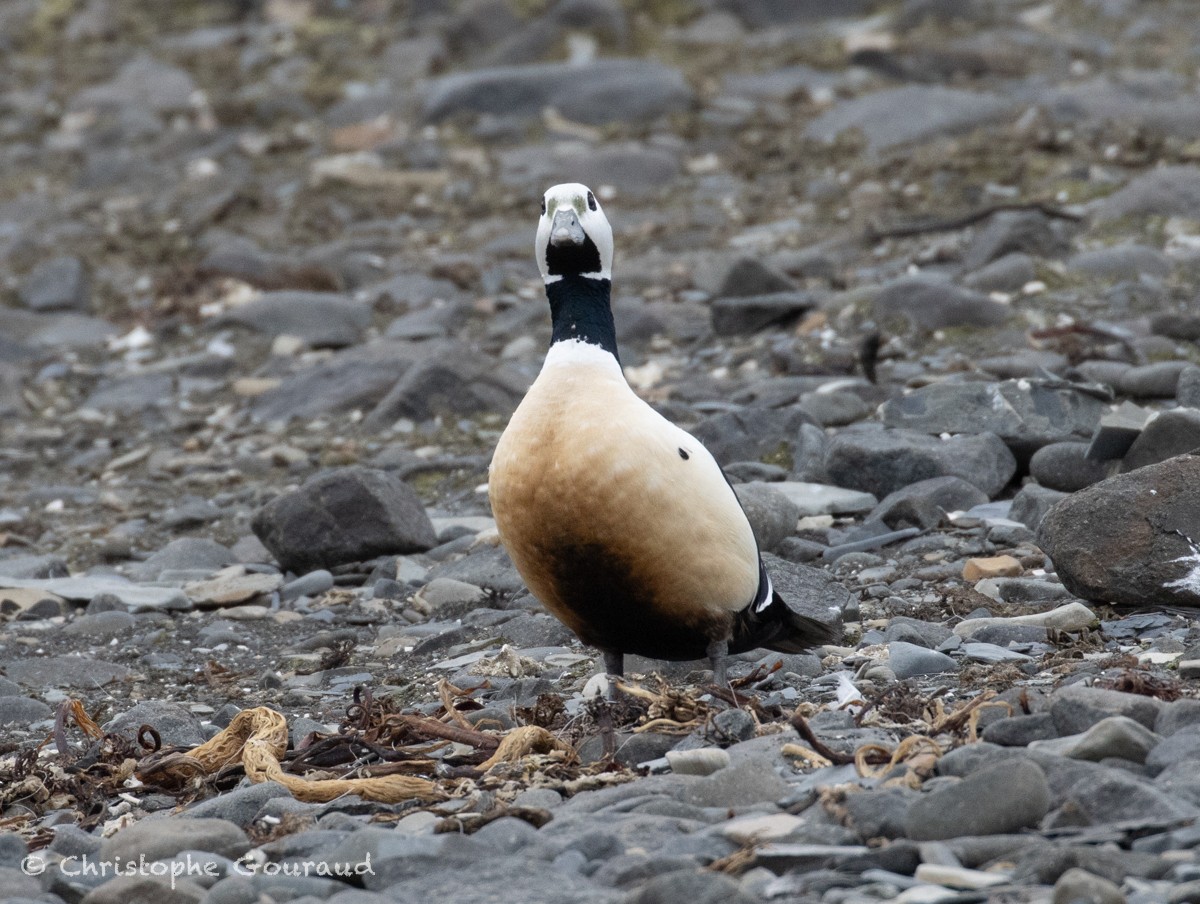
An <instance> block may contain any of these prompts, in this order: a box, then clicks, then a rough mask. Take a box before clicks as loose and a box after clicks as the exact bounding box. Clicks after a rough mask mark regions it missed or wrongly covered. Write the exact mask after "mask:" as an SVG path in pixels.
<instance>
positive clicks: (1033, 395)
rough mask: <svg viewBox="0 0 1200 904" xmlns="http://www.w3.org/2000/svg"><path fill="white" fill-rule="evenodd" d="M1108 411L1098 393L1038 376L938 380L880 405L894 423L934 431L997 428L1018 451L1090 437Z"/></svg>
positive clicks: (888, 421)
mask: <svg viewBox="0 0 1200 904" xmlns="http://www.w3.org/2000/svg"><path fill="white" fill-rule="evenodd" d="M1104 411H1105V405H1104V402H1103V401H1101V400H1100V399H1099V398H1097V397H1095V396H1093V395H1089V394H1087V393H1085V392H1081V391H1079V390H1077V389H1073V388H1071V387H1069V386H1063V385H1061V384H1047V383H1039V382H1034V381H1032V380H1005V381H1003V382H1000V383H933V384H931V385H929V386H925V387H922V388H921V389H917V390H914V391H913V392H911V393H908V394H907V395H903V396H900V397H899V398H894V399H890V400H889V401H887V402H884V403H883V405H882V406H881V408H880V412H881V415H882V419H883V422H884V423H885V424H886V425H887V426H889V427H904V428H908V429H910V430H919V431H921V432H923V433H932V434H941V433H970V434H978V433H985V432H991V433H995V434H996V435H997V436H999V437H1000V438H1001V439H1002V440H1004V442H1005V443H1006V444H1007V445H1008V446H1009V447H1010V448H1011V449H1013V450H1014V451H1016V452H1018V454H1020V453H1021V452H1029V453H1032V452H1033V451H1035V450H1037V449H1039V448H1041V447H1042V446H1045V445H1048V444H1050V443H1053V442H1061V441H1063V440H1070V439H1084V438H1087V437H1090V436H1091V434H1092V430H1093V429H1094V428H1095V426H1096V424H1097V423H1098V422H1099V420H1100V415H1101V414H1103V413H1104Z"/></svg>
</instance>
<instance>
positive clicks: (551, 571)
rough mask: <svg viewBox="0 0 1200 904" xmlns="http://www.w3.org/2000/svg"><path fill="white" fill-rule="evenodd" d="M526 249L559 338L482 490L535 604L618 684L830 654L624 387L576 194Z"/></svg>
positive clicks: (552, 198) (702, 469) (699, 456)
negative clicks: (699, 663)
mask: <svg viewBox="0 0 1200 904" xmlns="http://www.w3.org/2000/svg"><path fill="white" fill-rule="evenodd" d="M535 248H536V253H537V260H538V267H539V269H540V270H541V273H542V278H543V280H544V281H545V284H546V295H547V298H548V299H549V302H550V312H551V319H552V322H553V328H554V329H553V338H552V340H551V346H550V350H549V352H548V353H547V355H546V359H545V363H544V364H543V367H542V370H541V373H540V374H539V376H538V378H537V380H536V381H535V382H534V384H533V386H532V387H531V388H530V390H529V392H528V393H527V394H526V396H525V398H524V400H523V401H522V402H521V405H520V406H519V407H518V408H517V411H516V413H515V414H514V415H513V417H512V420H511V421H510V422H509V424H508V427H507V428H506V429H505V431H504V434H503V435H502V436H501V438H500V441H499V443H498V444H497V446H496V452H495V456H494V457H493V459H492V465H491V471H490V476H489V482H488V489H489V494H490V497H491V503H492V510H493V513H494V515H495V517H496V526H497V528H498V529H499V532H500V539H501V541H502V542H503V543H504V546H505V548H506V549H507V550H508V552H509V554H510V555H511V556H512V559H513V562H514V564H515V565H516V567H517V570H518V571H519V572H520V574H521V577H522V578H524V580H525V583H526V584H527V585H528V586H529V589H530V590H531V591H532V592H533V594H534V595H535V596H536V597H537V598H538V599H539V600H540V601H541V602H542V603H543V604H544V605H545V606H546V608H547V609H549V610H550V612H551V613H553V614H554V615H555V616H557V617H558V618H559V619H560V620H561V621H562V622H564V623H565V624H566V625H567V626H568V627H569V628H571V629H572V630H573V631H574V632H575V633H576V634H578V635H579V637H580V639H582V640H583V641H584V642H585V643H588V644H591V645H592V646H595V647H598V648H600V650H602V651H603V652H604V654H605V664H606V667H607V669H608V671H609V672H610V673H612V674H617V675H619V674H621V672H622V667H623V657H624V654H626V653H637V654H640V655H643V656H648V657H651V658H655V659H671V660H687V659H698V658H700V657H702V656H706V655H707V656H709V658H710V659H711V661H712V663H713V669H714V673H715V674H716V677H717V680H719V681H723V680H724V662H725V656H726V654H727V653H728V652H741V651H744V650H749V649H754V648H756V647H768V648H771V649H775V650H780V651H785V652H798V651H799V650H802V649H806V648H808V647H811V646H812V645H814V644H817V643H821V642H825V641H829V640H831V639H832V637H831V636H830V629H829V627H828V626H826V625H825V624H822V623H821V622H819V621H817V620H815V619H812V618H809V617H808V616H805V615H802V614H800V613H798V612H795V611H793V610H792V609H791V608H789V607H788V605H787V604H786V603H785V602H784V601H783V600H782V599H781V598H780V597H779V595H778V594H776V593H775V591H774V589H773V588H772V586H771V581H770V578H769V577H768V575H767V572H766V569H765V568H764V567H763V564H762V559H761V557H760V555H759V551H758V546H757V543H756V541H755V539H754V534H753V532H752V531H751V529H750V523H749V522H748V521H747V519H746V515H745V513H744V512H743V511H742V508H741V505H740V504H739V503H738V500H737V496H736V495H735V494H734V492H733V489H732V487H730V485H729V483H728V481H727V480H726V479H725V475H724V474H723V473H722V471H721V468H720V466H719V465H718V464H717V462H716V461H715V460H714V459H713V457H712V455H711V454H709V452H708V450H707V449H705V448H704V446H703V445H702V444H701V443H700V442H699V441H698V440H697V439H696V438H695V437H693V436H692V435H691V434H689V433H687V432H686V431H684V430H681V429H680V428H679V427H677V426H675V425H674V424H672V423H671V422H670V421H668V420H666V419H665V418H663V417H662V416H661V415H660V414H658V412H656V411H655V410H654V409H652V408H651V407H650V406H649V405H647V404H646V403H645V402H643V401H642V400H641V399H640V398H639V397H638V396H637V395H636V394H635V393H634V392H633V390H632V389H631V388H630V387H629V384H628V383H627V382H626V381H625V377H624V375H623V374H622V372H621V365H620V362H619V359H618V355H617V345H616V331H615V328H614V325H613V317H612V310H611V307H610V304H609V298H610V291H611V285H612V283H611V279H612V258H613V235H612V227H611V226H610V225H609V222H608V219H607V218H606V217H605V216H604V211H603V210H602V209H601V207H600V205H599V203H598V201H597V200H596V197H595V195H594V194H593V193H592V192H591V191H589V190H588V188H587V187H586V186H584V185H579V184H577V183H569V184H564V185H556V186H554V187H553V188H551V189H550V190H549V191H547V192H546V195H545V199H544V201H543V206H542V216H541V218H540V219H539V221H538V229H537V238H536V243H535Z"/></svg>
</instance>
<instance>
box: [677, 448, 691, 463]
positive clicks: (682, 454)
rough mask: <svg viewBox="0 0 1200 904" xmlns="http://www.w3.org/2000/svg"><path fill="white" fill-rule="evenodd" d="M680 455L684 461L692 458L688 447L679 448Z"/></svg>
mask: <svg viewBox="0 0 1200 904" xmlns="http://www.w3.org/2000/svg"><path fill="white" fill-rule="evenodd" d="M679 457H680V458H682V459H683V460H684V461H687V460H688V459H689V458H691V456H690V455H688V454H687V450H686V449H680V450H679Z"/></svg>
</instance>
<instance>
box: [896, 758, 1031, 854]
mask: <svg viewBox="0 0 1200 904" xmlns="http://www.w3.org/2000/svg"><path fill="white" fill-rule="evenodd" d="M1049 809H1050V787H1049V785H1048V783H1047V782H1046V776H1045V774H1044V773H1043V772H1042V770H1041V769H1039V768H1038V767H1037V766H1036V765H1034V764H1033V763H1032V762H1029V761H1028V760H1023V759H1015V760H1011V761H1008V762H999V763H996V764H994V765H992V766H988V767H987V768H984V769H980V770H978V771H976V772H973V773H971V774H970V775H969V776H967V777H966V778H964V779H963V780H962V781H960V782H957V783H955V784H953V785H949V786H947V787H944V788H939V789H938V790H936V791H933V792H932V793H928V794H923V795H921V796H920V797H918V798H917V799H916V800H914V801H913V802H912V804H911V805H910V806H909V808H908V814H907V816H906V818H905V828H906V834H907V835H908V837H909V838H912V839H914V840H916V841H931V840H937V839H942V838H956V837H958V836H960V835H999V834H1003V833H1007V832H1016V831H1019V830H1020V829H1023V828H1029V827H1031V826H1036V825H1037V824H1038V822H1039V821H1040V820H1041V819H1042V817H1043V816H1045V815H1046V813H1047V812H1048V811H1049Z"/></svg>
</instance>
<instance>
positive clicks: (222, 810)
mask: <svg viewBox="0 0 1200 904" xmlns="http://www.w3.org/2000/svg"><path fill="white" fill-rule="evenodd" d="M277 797H291V792H290V791H288V789H287V788H285V787H284V786H283V785H281V784H279V782H258V783H257V784H253V785H246V786H244V787H241V788H235V789H234V790H233V791H226V792H225V793H224V794H219V795H217V796H216V797H213V798H210V799H209V800H204V801H201V802H200V803H198V804H193V805H192V806H191V807H189V808H188V809H186V810H184V811H183V813H181V814H180V815H181V817H183V818H185V819H220V820H224V821H226V822H231V823H233V824H234V825H239V826H242V827H243V828H245V827H247V826H249V825H250V823H252V822H253V821H254V817H255V816H257V815H258V813H259V811H260V810H262V808H263V805H264V804H266V802H267V801H269V800H273V799H275V798H277Z"/></svg>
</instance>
